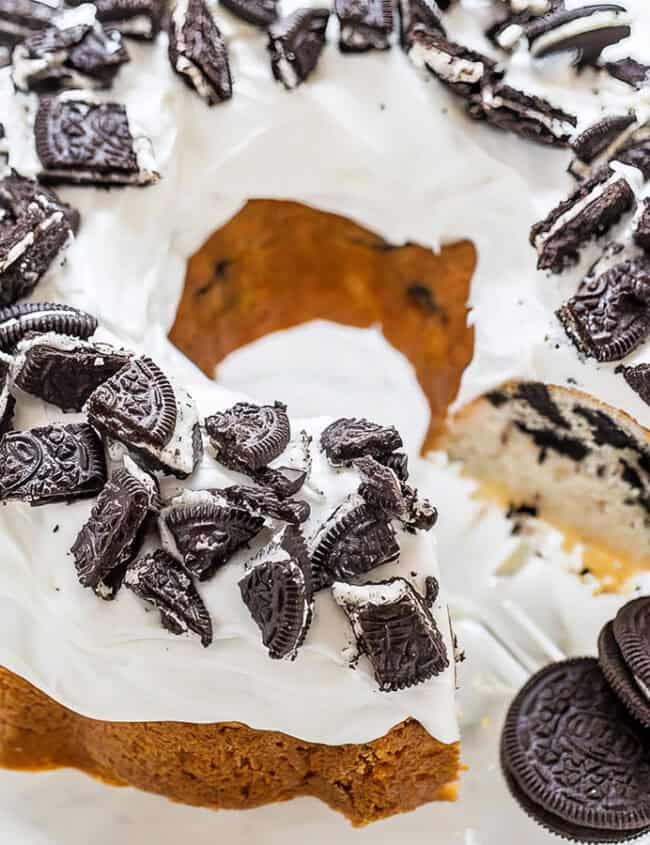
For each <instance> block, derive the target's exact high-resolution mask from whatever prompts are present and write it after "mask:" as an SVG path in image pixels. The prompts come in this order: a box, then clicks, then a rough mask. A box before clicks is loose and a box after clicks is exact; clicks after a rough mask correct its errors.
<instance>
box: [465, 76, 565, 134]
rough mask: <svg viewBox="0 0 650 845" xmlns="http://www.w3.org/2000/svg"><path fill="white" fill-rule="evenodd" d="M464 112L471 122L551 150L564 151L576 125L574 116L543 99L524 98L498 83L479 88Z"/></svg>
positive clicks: (513, 89)
mask: <svg viewBox="0 0 650 845" xmlns="http://www.w3.org/2000/svg"><path fill="white" fill-rule="evenodd" d="M467 111H468V114H469V115H470V117H473V118H474V119H475V120H485V121H486V122H487V123H489V124H490V125H491V126H495V127H496V128H498V129H504V130H505V131H506V132H513V133H514V134H515V135H520V136H521V137H522V138H527V139H528V140H529V141H536V142H537V143H540V144H546V145H547V146H553V147H566V146H567V145H568V144H569V141H570V140H571V138H572V136H573V133H574V131H575V127H576V125H577V119H576V117H575V116H574V115H572V114H569V113H568V112H565V111H563V110H562V109H559V108H556V107H555V106H554V105H552V103H549V101H548V100H545V99H544V98H543V97H534V96H531V95H530V94H525V93H524V92H523V91H519V90H517V89H516V88H512V87H511V86H510V85H504V84H503V83H502V82H487V83H485V84H483V85H482V86H481V90H480V91H479V92H478V93H477V94H475V95H474V96H472V97H471V99H470V101H469V103H468V106H467Z"/></svg>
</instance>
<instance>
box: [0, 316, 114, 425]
mask: <svg viewBox="0 0 650 845" xmlns="http://www.w3.org/2000/svg"><path fill="white" fill-rule="evenodd" d="M129 357H130V356H129V355H128V353H127V352H125V351H124V350H120V349H116V348H115V347H113V346H110V345H109V344H105V343H104V344H102V343H89V342H88V341H83V340H78V339H77V338H73V337H66V336H65V335H60V334H56V333H49V334H39V335H36V336H35V337H30V338H27V339H25V340H23V341H21V342H20V343H19V344H18V348H17V351H16V357H15V358H14V361H13V363H12V367H11V380H12V384H13V385H14V386H15V387H17V388H19V389H20V390H22V391H23V392H24V393H28V394H30V395H31V396H37V397H38V398H39V399H43V400H44V401H45V402H49V403H50V404H52V405H56V406H57V407H58V408H61V410H62V411H81V409H82V408H83V406H84V404H85V403H86V401H87V400H88V399H89V397H90V395H91V394H92V393H93V392H94V391H95V390H96V389H97V388H98V387H99V385H100V384H103V383H104V382H105V381H107V380H108V379H109V378H111V377H112V376H114V375H115V373H117V372H118V371H119V370H121V369H122V367H123V366H124V365H125V364H126V363H127V362H128V361H129Z"/></svg>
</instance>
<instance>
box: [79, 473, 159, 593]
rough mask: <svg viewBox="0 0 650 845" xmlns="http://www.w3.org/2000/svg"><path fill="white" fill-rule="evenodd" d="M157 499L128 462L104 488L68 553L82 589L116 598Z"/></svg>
mask: <svg viewBox="0 0 650 845" xmlns="http://www.w3.org/2000/svg"><path fill="white" fill-rule="evenodd" d="M157 498H158V485H157V484H156V482H155V480H154V479H153V477H152V476H150V475H148V474H147V473H145V472H144V471H143V470H141V469H140V468H139V467H137V466H136V465H135V464H134V463H133V462H132V461H131V460H130V459H129V458H127V459H126V460H125V462H124V467H123V468H121V469H118V470H116V471H115V472H114V473H113V474H112V475H111V477H110V478H109V480H108V481H107V482H106V484H105V485H104V488H103V490H102V491H101V493H100V494H99V496H98V497H97V501H96V502H95V504H94V505H93V509H92V511H91V513H90V517H89V518H88V521H87V522H86V524H85V525H84V526H83V527H82V528H81V531H80V532H79V534H78V535H77V539H76V540H75V541H74V544H73V545H72V548H71V550H70V551H71V553H72V556H73V558H74V563H75V566H76V568H77V576H78V578H79V582H80V583H81V584H82V586H84V587H90V588H92V589H93V590H94V591H95V593H97V595H98V596H100V597H101V598H103V599H112V598H113V597H114V596H115V593H116V592H117V590H118V589H119V587H120V584H121V583H122V579H123V578H124V572H125V570H126V567H127V565H128V564H129V563H130V562H131V561H132V560H133V558H134V557H135V556H136V554H137V553H138V546H139V545H140V542H141V540H142V527H143V524H144V521H145V518H146V517H147V515H148V514H149V512H150V511H151V510H152V509H153V508H154V507H155V505H156V502H157Z"/></svg>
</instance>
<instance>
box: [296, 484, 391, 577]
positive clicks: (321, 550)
mask: <svg viewBox="0 0 650 845" xmlns="http://www.w3.org/2000/svg"><path fill="white" fill-rule="evenodd" d="M390 519H391V517H390V516H388V515H387V514H386V513H384V512H382V511H381V510H379V509H378V508H376V507H373V506H372V504H369V503H368V502H367V501H366V500H365V499H364V498H363V497H362V496H361V495H359V494H356V493H355V494H352V495H350V496H348V497H347V499H346V500H345V501H344V502H343V503H342V504H340V505H339V506H338V507H337V508H335V509H334V511H333V512H332V513H331V514H330V515H329V517H328V518H327V519H326V520H325V521H324V522H323V524H322V525H321V526H320V527H319V528H318V529H317V531H316V532H315V533H314V535H313V537H311V539H310V540H309V543H308V550H309V558H310V560H311V567H312V585H313V589H314V592H317V591H318V590H323V589H325V588H326V587H329V586H331V585H332V584H333V583H334V582H335V581H351V580H354V579H356V578H358V577H359V576H361V575H365V574H366V573H367V572H370V570H372V569H375V568H376V567H377V566H382V565H383V564H385V563H391V562H392V561H394V560H397V558H398V557H399V554H400V547H399V543H398V541H397V537H396V534H395V529H394V528H393V526H392V525H391V522H390Z"/></svg>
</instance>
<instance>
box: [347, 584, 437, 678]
mask: <svg viewBox="0 0 650 845" xmlns="http://www.w3.org/2000/svg"><path fill="white" fill-rule="evenodd" d="M434 580H435V579H434ZM332 595H333V597H334V600H335V601H336V603H337V604H338V605H339V606H340V607H341V608H342V609H343V610H344V611H345V613H346V615H347V617H348V619H349V621H350V624H351V626H352V631H353V633H354V637H355V640H356V643H357V648H358V651H359V654H360V655H365V656H366V657H367V658H368V660H369V661H370V663H371V665H372V668H373V670H374V674H375V679H376V681H377V683H378V684H379V689H380V690H382V692H394V691H396V690H403V689H407V688H408V687H412V686H416V685H417V684H421V683H424V682H425V681H428V680H429V679H430V678H433V677H435V676H436V675H439V674H440V673H441V672H444V670H445V669H446V668H447V667H448V666H449V657H448V655H447V647H446V646H445V642H444V640H443V638H442V634H441V633H440V630H439V628H438V625H437V624H436V620H435V619H434V617H433V615H432V613H431V609H430V603H431V600H432V599H433V596H434V592H433V591H430V593H429V595H427V596H426V597H423V596H421V595H420V594H419V593H418V592H417V591H416V590H415V589H414V588H413V587H412V586H411V584H409V582H408V581H406V580H405V579H404V578H390V579H389V580H387V581H378V582H369V583H366V584H362V585H360V586H353V585H351V584H345V583H343V582H340V581H339V582H337V583H335V584H334V585H333V587H332Z"/></svg>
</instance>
